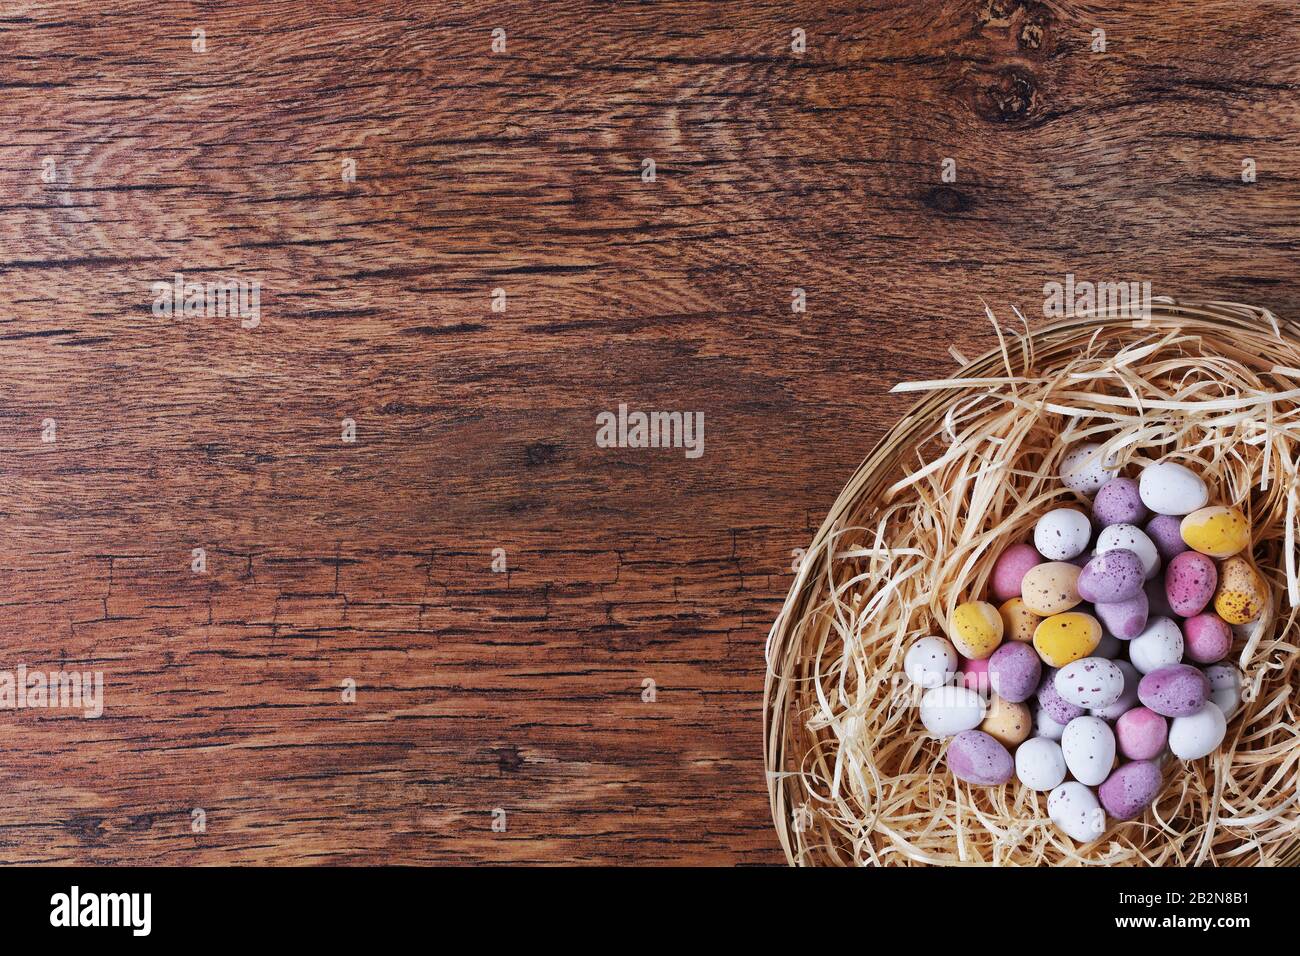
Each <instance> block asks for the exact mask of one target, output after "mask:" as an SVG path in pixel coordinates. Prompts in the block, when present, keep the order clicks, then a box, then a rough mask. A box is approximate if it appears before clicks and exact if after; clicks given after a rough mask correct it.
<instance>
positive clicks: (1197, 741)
mask: <svg viewBox="0 0 1300 956" xmlns="http://www.w3.org/2000/svg"><path fill="white" fill-rule="evenodd" d="M1066 729H1067V730H1068V729H1069V728H1066ZM1227 732H1228V722H1227V720H1226V719H1225V718H1224V716H1223V711H1222V710H1220V709H1219V708H1218V707H1217V706H1215V704H1214V703H1212V702H1210V703H1207V704H1206V705H1205V706H1204V707H1202V708H1201V709H1200V710H1198V711H1197V712H1196V713H1194V714H1192V715H1191V716H1190V717H1175V718H1174V719H1173V721H1172V722H1171V723H1170V725H1169V749H1170V750H1171V751H1173V754H1174V756H1175V757H1178V758H1179V759H1180V760H1199V759H1201V758H1202V757H1204V756H1206V755H1207V754H1210V753H1213V752H1214V751H1215V750H1216V749H1217V748H1218V746H1219V744H1221V743H1223V738H1224V736H1225V735H1226V734H1227Z"/></svg>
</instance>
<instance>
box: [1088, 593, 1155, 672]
mask: <svg viewBox="0 0 1300 956" xmlns="http://www.w3.org/2000/svg"><path fill="white" fill-rule="evenodd" d="M1092 610H1093V613H1094V614H1096V615H1097V619H1098V620H1100V621H1101V623H1102V625H1103V626H1104V627H1105V628H1106V630H1107V631H1108V632H1109V633H1110V634H1113V635H1114V636H1115V637H1117V638H1120V639H1121V640H1125V641H1130V640H1132V639H1133V638H1135V637H1137V636H1138V635H1139V634H1141V633H1142V629H1143V628H1144V627H1146V626H1147V618H1148V617H1149V616H1150V613H1149V602H1148V601H1147V593H1146V589H1145V588H1144V589H1143V590H1141V591H1139V592H1138V593H1137V594H1135V595H1134V596H1133V597H1131V598H1129V599H1128V600H1127V601H1116V602H1115V603H1114V604H1108V603H1106V602H1104V601H1100V602H1098V603H1096V604H1094V605H1093V606H1092ZM1097 656H1098V657H1104V656H1106V655H1104V654H1098V655H1097Z"/></svg>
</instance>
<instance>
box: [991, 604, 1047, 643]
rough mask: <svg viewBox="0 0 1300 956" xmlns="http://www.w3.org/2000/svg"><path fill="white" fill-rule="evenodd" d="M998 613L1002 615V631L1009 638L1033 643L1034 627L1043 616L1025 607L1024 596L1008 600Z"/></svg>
mask: <svg viewBox="0 0 1300 956" xmlns="http://www.w3.org/2000/svg"><path fill="white" fill-rule="evenodd" d="M998 614H1000V615H1001V616H1002V633H1003V635H1004V636H1005V637H1006V638H1007V639H1008V640H1012V641H1020V642H1022V643H1024V644H1032V643H1033V640H1034V628H1036V627H1038V622H1039V621H1041V620H1042V618H1041V617H1039V616H1038V615H1037V614H1035V613H1034V612H1033V611H1031V610H1029V608H1027V607H1025V599H1024V598H1018V597H1014V598H1012V599H1011V600H1010V601H1007V602H1006V603H1005V604H1003V605H1002V606H1001V607H1000V608H998Z"/></svg>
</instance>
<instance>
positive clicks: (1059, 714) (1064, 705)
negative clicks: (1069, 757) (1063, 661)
mask: <svg viewBox="0 0 1300 956" xmlns="http://www.w3.org/2000/svg"><path fill="white" fill-rule="evenodd" d="M1056 671H1057V668H1055V667H1049V668H1047V669H1046V670H1045V671H1043V680H1042V683H1040V684H1039V685H1038V706H1039V707H1040V708H1042V710H1043V713H1045V714H1047V716H1048V717H1051V718H1052V720H1054V721H1056V722H1057V723H1058V724H1061V725H1065V724H1068V723H1069V722H1070V721H1072V720H1074V718H1076V717H1082V716H1083V715H1084V714H1086V713H1087V711H1086V710H1084V709H1083V708H1082V707H1076V706H1075V705H1074V704H1072V703H1070V702H1069V701H1068V700H1066V699H1065V698H1064V697H1062V696H1061V695H1060V694H1058V693H1057V692H1056Z"/></svg>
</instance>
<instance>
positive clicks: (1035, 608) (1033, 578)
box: [1020, 561, 1083, 617]
mask: <svg viewBox="0 0 1300 956" xmlns="http://www.w3.org/2000/svg"><path fill="white" fill-rule="evenodd" d="M1079 570H1080V569H1079V567H1078V566H1077V565H1073V564H1070V563H1069V562H1068V561H1048V562H1047V563H1046V564H1036V565H1034V566H1033V567H1032V568H1030V569H1029V570H1028V571H1026V572H1025V576H1024V578H1023V579H1022V580H1021V582H1020V596H1021V597H1022V598H1023V599H1024V602H1025V607H1026V608H1028V609H1029V610H1030V611H1032V612H1033V613H1034V614H1037V615H1039V616H1040V617H1047V616H1048V615H1050V614H1060V613H1062V612H1064V611H1068V610H1070V608H1072V607H1074V606H1075V605H1076V604H1078V603H1079V602H1080V601H1082V600H1083V598H1081V597H1079Z"/></svg>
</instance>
